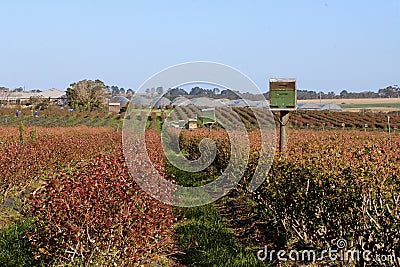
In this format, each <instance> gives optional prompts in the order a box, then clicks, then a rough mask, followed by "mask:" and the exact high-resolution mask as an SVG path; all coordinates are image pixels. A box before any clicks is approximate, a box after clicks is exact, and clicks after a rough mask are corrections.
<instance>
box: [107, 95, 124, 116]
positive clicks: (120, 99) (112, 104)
mask: <svg viewBox="0 0 400 267" xmlns="http://www.w3.org/2000/svg"><path fill="white" fill-rule="evenodd" d="M128 104H129V99H128V98H126V97H124V96H114V97H112V98H111V99H110V101H109V103H108V111H110V112H116V113H119V112H120V111H121V109H122V108H126V106H127V105H128Z"/></svg>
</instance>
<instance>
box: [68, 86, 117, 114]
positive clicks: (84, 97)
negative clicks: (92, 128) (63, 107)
mask: <svg viewBox="0 0 400 267" xmlns="http://www.w3.org/2000/svg"><path fill="white" fill-rule="evenodd" d="M108 93H109V88H108V86H106V85H105V84H104V82H102V81H100V80H95V81H93V80H82V81H79V82H76V83H72V84H71V85H70V87H68V89H67V98H68V102H69V104H70V106H71V107H72V108H75V109H83V110H93V109H96V108H100V107H101V106H102V102H103V98H104V97H105V95H106V94H108Z"/></svg>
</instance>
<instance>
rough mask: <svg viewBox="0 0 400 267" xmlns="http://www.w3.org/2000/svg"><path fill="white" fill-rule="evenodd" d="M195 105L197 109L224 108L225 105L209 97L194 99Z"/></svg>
mask: <svg viewBox="0 0 400 267" xmlns="http://www.w3.org/2000/svg"><path fill="white" fill-rule="evenodd" d="M192 103H193V105H195V106H197V107H222V106H224V104H222V103H221V102H219V101H217V100H215V99H212V98H208V97H199V98H193V99H192Z"/></svg>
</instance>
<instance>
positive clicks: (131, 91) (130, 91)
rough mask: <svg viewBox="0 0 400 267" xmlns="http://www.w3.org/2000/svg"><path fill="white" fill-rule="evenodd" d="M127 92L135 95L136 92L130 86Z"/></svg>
mask: <svg viewBox="0 0 400 267" xmlns="http://www.w3.org/2000/svg"><path fill="white" fill-rule="evenodd" d="M126 93H127V94H128V95H133V94H134V93H135V91H133V90H132V89H131V88H129V89H128V90H126Z"/></svg>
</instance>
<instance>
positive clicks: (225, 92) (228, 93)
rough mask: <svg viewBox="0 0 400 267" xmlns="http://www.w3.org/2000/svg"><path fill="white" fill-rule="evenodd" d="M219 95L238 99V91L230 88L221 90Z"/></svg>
mask: <svg viewBox="0 0 400 267" xmlns="http://www.w3.org/2000/svg"><path fill="white" fill-rule="evenodd" d="M221 96H223V97H224V98H228V99H231V100H235V99H240V93H239V92H235V91H232V90H231V89H225V90H222V91H221Z"/></svg>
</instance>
